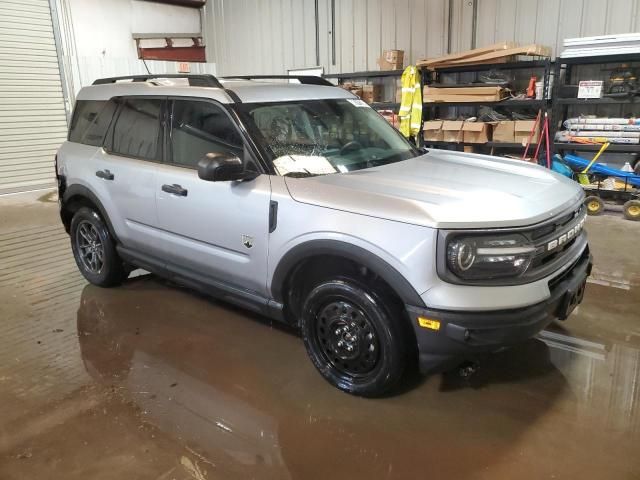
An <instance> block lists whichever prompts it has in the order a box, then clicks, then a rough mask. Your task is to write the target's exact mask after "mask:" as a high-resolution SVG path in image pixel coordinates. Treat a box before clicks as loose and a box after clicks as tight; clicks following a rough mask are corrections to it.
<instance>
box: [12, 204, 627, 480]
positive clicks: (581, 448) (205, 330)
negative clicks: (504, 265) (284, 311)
mask: <svg viewBox="0 0 640 480" xmlns="http://www.w3.org/2000/svg"><path fill="white" fill-rule="evenodd" d="M54 201H55V199H54V198H53V197H51V196H42V197H40V198H39V200H38V199H37V197H36V196H34V195H31V196H29V195H27V196H14V197H7V198H6V199H2V200H0V327H1V329H2V330H1V332H2V335H0V479H3V480H13V479H31V478H34V479H35V478H37V479H65V480H70V479H83V480H84V479H138V478H139V479H197V480H204V479H209V480H210V479H217V478H220V479H222V478H224V479H235V478H239V479H249V478H256V479H262V478H273V479H290V478H291V479H293V478H295V479H316V478H318V479H320V478H321V479H326V478H331V479H356V478H370V479H377V478H399V479H417V478H429V479H467V478H470V479H471V478H472V479H513V478H518V479H542V478H545V479H547V478H549V479H561V478H566V479H578V478H580V479H638V478H640V456H639V455H638V453H639V452H640V447H639V446H638V445H640V406H639V403H640V313H639V312H640V256H639V255H638V251H639V250H638V240H639V239H640V223H633V222H629V221H626V220H624V219H622V218H621V217H620V216H603V217H597V218H589V219H588V223H587V228H588V231H589V235H590V238H591V245H592V250H593V252H594V255H595V257H596V266H595V271H594V275H593V277H592V279H591V280H590V283H589V285H588V289H587V293H586V298H585V302H584V303H583V305H582V306H580V307H579V309H578V311H577V312H576V313H574V315H572V316H571V318H569V319H568V320H567V321H566V322H562V323H558V324H555V325H553V326H552V327H551V328H550V329H549V330H548V331H545V332H543V333H542V334H541V335H540V337H539V338H537V339H533V340H531V341H530V342H528V343H526V344H524V345H522V346H520V347H518V348H514V349H511V350H509V351H505V352H503V353H500V354H496V355H494V356H492V357H490V358H489V359H487V361H486V362H484V363H483V364H482V366H481V368H480V370H479V372H478V374H477V375H476V376H475V377H474V378H472V379H471V380H470V381H469V382H464V381H462V380H461V379H460V378H458V377H457V376H456V375H454V374H446V375H434V376H431V377H429V378H424V379H420V378H415V379H413V380H412V381H410V382H408V384H407V385H406V387H405V391H404V392H403V393H402V394H400V395H396V396H394V397H391V398H385V399H378V400H366V399H360V398H355V397H351V396H349V395H346V394H343V393H340V392H339V391H337V390H335V389H334V388H332V387H331V386H329V385H328V384H327V383H325V381H324V380H323V379H322V378H321V377H320V375H319V374H318V373H316V371H315V370H314V369H313V367H312V365H311V363H310V362H309V361H308V360H307V357H306V354H305V350H304V347H303V345H302V343H301V341H300V340H299V339H298V338H297V337H296V336H295V335H294V334H292V333H291V332H288V331H285V330H283V329H281V328H278V327H276V326H273V325H271V324H270V322H269V321H268V320H265V319H263V318H260V317H257V316H255V315H252V314H250V313H247V312H245V311H242V310H240V309H236V308H233V307H230V306H228V305H225V304H223V303H219V302H216V301H214V300H211V299H207V298H205V297H202V296H199V295H197V294H195V293H193V292H191V291H189V290H187V289H183V288H179V287H176V286H173V285H169V284H167V283H166V282H164V281H162V280H160V279H158V278H156V277H153V276H151V275H143V276H138V277H136V278H132V279H130V280H129V281H127V283H126V284H125V285H124V286H122V287H119V288H114V289H100V288H97V287H93V286H90V285H88V284H87V283H86V282H85V281H84V279H83V278H82V277H81V276H80V274H79V273H78V272H77V270H76V267H75V264H74V262H73V259H72V257H71V252H70V248H69V241H68V237H67V236H66V234H65V233H64V231H63V229H62V227H61V225H60V224H59V221H58V217H57V205H56V203H55V202H54Z"/></svg>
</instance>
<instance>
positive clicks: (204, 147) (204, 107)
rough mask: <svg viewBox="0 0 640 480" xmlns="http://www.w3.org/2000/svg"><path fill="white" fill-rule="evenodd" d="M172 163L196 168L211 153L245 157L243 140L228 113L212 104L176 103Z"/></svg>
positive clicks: (196, 102)
mask: <svg viewBox="0 0 640 480" xmlns="http://www.w3.org/2000/svg"><path fill="white" fill-rule="evenodd" d="M170 144H171V161H172V162H173V163H174V164H176V165H181V166H185V167H192V168H196V166H197V164H198V162H199V161H200V160H201V159H202V158H203V157H204V156H205V155H206V154H207V153H224V154H227V155H233V156H236V157H240V158H242V157H243V143H242V137H241V136H240V133H239V132H238V129H237V128H236V126H235V125H234V123H233V122H232V121H231V119H230V118H229V116H228V115H227V114H226V112H224V110H223V109H222V108H221V107H219V106H217V105H215V104H213V103H209V102H198V101H191V100H175V101H174V103H173V115H172V118H171V142H170Z"/></svg>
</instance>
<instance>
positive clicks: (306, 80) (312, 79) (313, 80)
mask: <svg viewBox="0 0 640 480" xmlns="http://www.w3.org/2000/svg"><path fill="white" fill-rule="evenodd" d="M222 78H223V79H225V80H233V79H237V80H298V81H299V82H300V83H302V84H305V85H324V86H328V87H335V85H334V84H333V83H331V82H330V81H329V80H326V79H324V78H322V77H316V76H315V75H232V76H229V77H222Z"/></svg>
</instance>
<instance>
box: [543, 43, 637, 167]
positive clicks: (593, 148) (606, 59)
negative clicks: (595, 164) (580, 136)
mask: <svg viewBox="0 0 640 480" xmlns="http://www.w3.org/2000/svg"><path fill="white" fill-rule="evenodd" d="M631 62H640V53H635V54H620V55H595V56H589V57H570V58H557V59H556V61H555V73H554V76H555V79H556V81H555V83H554V87H553V108H552V117H551V125H550V128H551V130H550V135H551V136H552V138H555V135H556V133H557V132H558V130H559V129H560V128H561V127H562V123H563V122H564V121H565V120H566V119H567V118H569V113H570V110H571V108H573V107H593V108H597V107H599V106H621V107H625V106H629V108H628V109H624V108H623V109H622V110H623V112H622V116H626V115H630V116H631V115H634V114H635V115H637V114H638V113H639V112H640V97H634V96H630V97H626V98H617V97H602V98H592V99H581V98H560V97H559V93H560V88H561V87H562V86H563V85H576V84H577V83H578V81H579V80H594V79H593V78H584V79H577V78H573V77H574V73H575V68H576V67H578V66H580V65H604V64H623V63H625V64H628V63H631ZM636 68H638V66H636ZM605 83H606V81H605ZM553 147H554V150H555V151H556V152H561V151H576V152H597V151H598V150H599V149H600V147H601V145H599V144H593V145H589V144H581V143H559V142H555V143H554V144H553ZM607 153H628V154H635V155H636V157H638V156H640V145H638V144H635V145H629V144H616V143H612V144H610V145H609V147H608V148H607V151H606V152H605V155H606V154H607Z"/></svg>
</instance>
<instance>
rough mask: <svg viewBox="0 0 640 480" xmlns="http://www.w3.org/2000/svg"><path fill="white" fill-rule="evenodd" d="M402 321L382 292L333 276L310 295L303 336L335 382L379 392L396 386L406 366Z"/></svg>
mask: <svg viewBox="0 0 640 480" xmlns="http://www.w3.org/2000/svg"><path fill="white" fill-rule="evenodd" d="M392 312H393V313H397V314H396V315H393V314H392ZM403 321H404V318H402V315H401V312H396V311H395V309H394V308H393V307H392V303H391V302H385V301H384V300H383V296H381V295H379V294H378V293H377V292H375V291H373V290H371V289H369V288H367V287H365V286H363V285H360V284H359V283H357V282H355V281H352V280H349V279H340V280H330V281H326V282H322V283H320V284H319V285H318V286H316V287H315V288H314V289H312V290H311V292H310V293H309V295H308V296H307V299H306V301H305V303H304V306H303V312H302V319H301V328H302V338H303V340H304V343H305V346H306V348H307V352H308V354H309V357H310V358H311V360H312V362H313V364H314V365H315V367H316V368H317V369H318V370H319V371H320V373H321V374H322V375H323V376H324V377H325V379H327V380H328V381H329V382H330V383H331V384H333V385H334V386H336V387H338V388H339V389H340V390H343V391H345V392H348V393H352V394H355V395H362V396H371V397H373V396H379V395H382V394H384V393H387V392H389V391H390V390H392V389H393V387H395V386H396V385H397V384H398V383H399V382H400V380H401V378H402V375H403V373H404V370H405V366H406V363H407V362H406V357H407V356H406V353H405V352H406V351H407V347H408V346H407V345H406V343H405V342H406V336H405V335H404V325H403V324H402V323H401V322H403Z"/></svg>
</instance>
